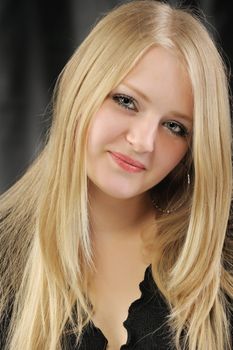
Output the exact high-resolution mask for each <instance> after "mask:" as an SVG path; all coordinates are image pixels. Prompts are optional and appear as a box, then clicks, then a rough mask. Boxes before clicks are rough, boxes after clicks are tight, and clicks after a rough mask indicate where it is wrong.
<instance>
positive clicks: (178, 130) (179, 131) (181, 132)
mask: <svg viewBox="0 0 233 350" xmlns="http://www.w3.org/2000/svg"><path fill="white" fill-rule="evenodd" d="M164 125H165V126H166V127H167V128H168V129H169V130H170V131H171V132H172V133H173V134H175V135H177V136H182V137H184V136H187V135H188V134H189V131H188V129H187V128H186V127H185V126H184V125H182V124H179V123H177V122H175V121H168V122H165V123H164Z"/></svg>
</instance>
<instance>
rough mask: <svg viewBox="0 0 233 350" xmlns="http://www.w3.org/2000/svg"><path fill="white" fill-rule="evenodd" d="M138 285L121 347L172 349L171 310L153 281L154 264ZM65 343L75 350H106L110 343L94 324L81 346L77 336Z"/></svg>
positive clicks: (135, 349) (131, 349) (88, 330)
mask: <svg viewBox="0 0 233 350" xmlns="http://www.w3.org/2000/svg"><path fill="white" fill-rule="evenodd" d="M139 287H140V290H141V297H140V298H139V299H137V300H135V301H134V302H133V303H132V304H131V305H130V307H129V311H128V317H127V319H126V320H125V321H124V323H123V324H124V326H125V328H126V329H127V332H128V339H127V342H126V344H124V345H122V346H121V348H120V350H155V349H158V350H165V349H166V350H168V349H172V347H171V346H169V328H168V326H167V325H166V321H167V316H168V314H169V309H168V307H167V305H166V303H165V301H164V299H163V297H162V295H161V294H160V292H159V290H158V288H157V287H156V284H155V282H154V280H153V277H152V273H151V266H148V267H147V269H146V271H145V276H144V280H143V281H142V282H141V283H140V285H139ZM65 342H66V344H67V345H68V346H67V347H68V349H72V350H73V349H75V350H105V349H107V343H108V341H107V339H106V338H105V336H104V335H103V333H102V332H101V330H100V329H99V328H97V327H95V326H94V325H93V326H91V325H89V326H88V327H87V328H86V330H85V331H84V334H83V337H82V342H81V345H80V346H79V347H77V346H76V344H75V336H74V335H70V336H66V338H65Z"/></svg>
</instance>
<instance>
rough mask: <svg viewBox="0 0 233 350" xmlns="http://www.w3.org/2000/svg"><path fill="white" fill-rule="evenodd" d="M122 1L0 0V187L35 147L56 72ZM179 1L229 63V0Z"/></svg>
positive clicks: (46, 121) (232, 25)
mask: <svg viewBox="0 0 233 350" xmlns="http://www.w3.org/2000/svg"><path fill="white" fill-rule="evenodd" d="M123 2H124V1H117V0H116V1H114V0H108V1H107V0H85V1H79V0H63V1H61V0H56V1H55V0H18V1H16V0H0V193H2V192H4V191H5V190H6V189H7V188H9V187H10V186H11V185H12V184H13V183H14V182H15V181H16V180H17V179H18V178H19V176H20V175H22V174H23V172H24V171H25V170H26V168H27V166H28V165H29V164H30V163H31V162H32V160H33V159H34V158H35V156H36V155H37V154H38V152H39V150H40V148H41V145H42V140H43V139H44V135H45V132H46V130H47V128H48V127H49V125H50V111H49V101H50V98H51V94H52V91H53V87H54V84H55V81H56V78H57V76H58V74H59V72H60V71H61V69H62V68H63V66H64V65H65V63H66V62H67V60H68V59H69V57H70V56H71V54H72V53H73V52H74V50H75V49H76V47H77V46H78V45H79V44H80V42H81V41H82V40H83V39H84V37H85V36H86V34H87V33H88V31H89V29H90V28H91V27H92V26H93V25H94V24H95V22H96V20H97V18H98V17H99V16H100V15H102V14H103V13H104V12H106V11H107V10H109V9H111V8H112V7H114V6H115V5H117V4H119V3H123ZM167 2H168V3H171V4H176V3H177V1H176V0H173V1H172V0H170V1H167ZM178 2H179V3H180V2H181V1H178ZM182 4H184V5H188V6H192V7H193V6H194V7H198V8H200V9H201V10H202V11H203V12H204V14H205V16H206V17H207V20H208V22H209V23H210V27H211V28H212V29H211V30H213V32H214V35H215V37H216V40H217V42H218V43H219V44H220V45H221V46H222V47H223V51H224V56H225V60H226V61H227V65H228V66H230V65H231V64H232V60H233V40H232V34H233V21H232V15H233V5H232V1H231V0H199V1H194V0H186V1H182ZM212 26H213V27H214V28H215V29H213V27H212ZM231 85H232V81H231Z"/></svg>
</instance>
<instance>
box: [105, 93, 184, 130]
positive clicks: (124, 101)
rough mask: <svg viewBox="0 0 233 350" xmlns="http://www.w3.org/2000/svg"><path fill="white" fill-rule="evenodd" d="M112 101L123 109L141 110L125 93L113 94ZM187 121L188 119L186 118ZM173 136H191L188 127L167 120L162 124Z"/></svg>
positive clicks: (133, 99) (132, 98) (135, 101)
mask: <svg viewBox="0 0 233 350" xmlns="http://www.w3.org/2000/svg"><path fill="white" fill-rule="evenodd" d="M111 98H112V100H113V101H114V102H115V103H117V104H118V105H120V106H121V107H122V108H125V109H127V110H131V111H135V112H139V108H138V107H137V105H138V102H137V100H136V99H135V98H134V97H132V96H130V95H128V94H125V93H113V94H112V95H111ZM185 119H186V117H185ZM162 125H164V126H165V127H166V128H167V129H168V130H169V131H170V132H171V133H172V134H173V135H175V136H179V137H187V136H188V135H189V134H190V131H189V129H188V127H186V126H185V125H184V124H183V123H181V122H178V121H176V120H174V119H171V120H170V119H169V117H168V118H167V120H166V121H164V122H163V123H162Z"/></svg>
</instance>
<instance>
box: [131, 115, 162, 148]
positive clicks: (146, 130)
mask: <svg viewBox="0 0 233 350" xmlns="http://www.w3.org/2000/svg"><path fill="white" fill-rule="evenodd" d="M157 130H158V125H157V123H156V121H155V120H154V118H153V120H147V121H146V120H141V121H136V122H135V123H133V125H131V127H130V128H129V130H128V132H127V135H126V140H127V141H128V142H129V143H130V145H131V146H132V147H133V149H134V151H136V152H140V153H144V152H153V150H154V147H155V139H156V134H157Z"/></svg>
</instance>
